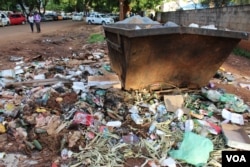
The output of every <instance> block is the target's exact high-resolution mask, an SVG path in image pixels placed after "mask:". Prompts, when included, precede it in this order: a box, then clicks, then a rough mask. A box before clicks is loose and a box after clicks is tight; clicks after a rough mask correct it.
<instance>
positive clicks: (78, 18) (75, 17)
mask: <svg viewBox="0 0 250 167" xmlns="http://www.w3.org/2000/svg"><path fill="white" fill-rule="evenodd" d="M72 20H73V21H83V15H82V14H80V13H75V14H73V16H72Z"/></svg>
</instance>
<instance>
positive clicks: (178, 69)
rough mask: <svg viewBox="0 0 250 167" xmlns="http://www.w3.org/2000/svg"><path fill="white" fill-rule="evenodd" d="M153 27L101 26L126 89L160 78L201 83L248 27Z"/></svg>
mask: <svg viewBox="0 0 250 167" xmlns="http://www.w3.org/2000/svg"><path fill="white" fill-rule="evenodd" d="M136 26H137V27H138V26H139V27H140V28H141V29H136ZM154 27H156V25H147V24H142V25H135V24H111V25H105V26H103V28H104V32H105V37H106V41H107V45H108V51H109V58H110V63H111V67H112V69H113V70H114V71H115V72H116V73H117V74H118V76H119V78H120V80H121V83H122V87H123V88H124V89H125V90H129V89H142V88H146V87H149V86H151V85H154V84H158V83H164V84H165V85H170V86H171V87H172V86H175V87H178V88H199V87H201V86H204V85H206V84H207V83H208V81H209V80H210V79H211V78H212V77H213V76H214V74H215V73H216V71H217V70H218V69H219V67H220V66H221V65H222V64H223V62H224V61H225V60H226V59H227V57H228V56H229V55H230V53H231V52H232V50H233V48H234V47H235V46H236V45H237V44H238V43H239V42H240V40H241V39H248V33H246V32H236V31H224V30H212V29H203V28H192V27H163V26H161V27H159V26H158V27H157V28H154Z"/></svg>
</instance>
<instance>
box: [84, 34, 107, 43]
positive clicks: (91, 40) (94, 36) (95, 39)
mask: <svg viewBox="0 0 250 167" xmlns="http://www.w3.org/2000/svg"><path fill="white" fill-rule="evenodd" d="M104 40H105V37H104V36H103V35H102V34H91V35H90V36H89V38H88V39H87V42H88V43H97V42H103V41H104Z"/></svg>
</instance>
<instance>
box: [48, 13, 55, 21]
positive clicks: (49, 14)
mask: <svg viewBox="0 0 250 167" xmlns="http://www.w3.org/2000/svg"><path fill="white" fill-rule="evenodd" d="M45 16H47V17H52V19H53V20H54V21H57V20H58V15H57V14H53V13H47V14H45Z"/></svg>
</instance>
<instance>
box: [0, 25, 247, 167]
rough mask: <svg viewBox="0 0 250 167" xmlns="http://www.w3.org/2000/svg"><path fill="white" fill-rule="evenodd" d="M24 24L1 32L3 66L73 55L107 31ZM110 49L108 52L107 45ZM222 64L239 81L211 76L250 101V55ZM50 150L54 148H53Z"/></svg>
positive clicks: (92, 27)
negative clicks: (33, 27) (37, 27)
mask: <svg viewBox="0 0 250 167" xmlns="http://www.w3.org/2000/svg"><path fill="white" fill-rule="evenodd" d="M1 28H2V27H1ZM1 28H0V29H1ZM4 28H8V27H4ZM20 28H21V30H20V31H21V32H22V33H18V34H16V35H13V34H15V33H17V32H16V31H17V30H13V33H11V32H9V31H8V34H7V33H1V34H0V35H1V40H0V59H1V61H0V70H3V69H11V68H14V67H15V66H16V64H15V62H13V61H11V60H10V58H11V57H12V56H18V57H23V58H24V61H33V60H36V59H37V58H40V59H43V60H46V59H56V58H61V57H70V56H72V55H73V54H78V53H79V51H82V50H84V47H85V46H86V45H87V42H86V39H87V38H88V36H89V35H90V34H92V33H96V32H103V30H102V27H101V26H97V25H86V24H84V23H82V22H74V23H72V22H70V23H69V22H67V21H65V22H64V23H63V22H62V23H60V25H54V28H53V29H52V27H50V26H48V25H45V24H44V25H42V33H39V34H38V33H33V34H32V33H31V32H29V27H28V25H27V26H26V27H25V28H23V27H20ZM0 31H1V30H0ZM3 32H5V31H3ZM6 32H7V30H6ZM9 33H11V34H12V35H10V34H9ZM238 47H240V48H244V49H246V50H249V51H250V41H241V42H240V43H239V45H238ZM106 52H108V50H107V48H106ZM221 67H222V68H223V69H224V70H225V71H226V72H229V73H232V74H233V76H234V77H235V82H232V83H228V82H226V83H223V82H220V81H218V80H216V79H211V82H214V83H215V85H216V87H218V88H222V89H225V90H226V92H228V93H233V94H235V95H237V96H239V97H241V98H242V99H243V100H244V102H246V103H247V104H249V105H250V90H249V89H248V88H243V87H240V86H239V83H248V84H250V59H247V58H244V57H240V56H235V55H233V54H231V55H230V56H229V57H228V59H227V60H226V61H225V62H224V64H223V65H222V66H221ZM48 144H51V143H48ZM57 144H58V143H57ZM47 151H52V152H53V150H47ZM48 155H51V154H48ZM44 157H46V156H44ZM137 160H138V162H139V161H140V163H141V162H143V160H140V159H137ZM44 161H46V162H48V161H50V162H51V157H46V158H45V159H44ZM138 162H135V161H134V160H131V162H130V160H128V161H127V163H128V164H129V165H127V166H131V164H138ZM41 166H43V165H41Z"/></svg>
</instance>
